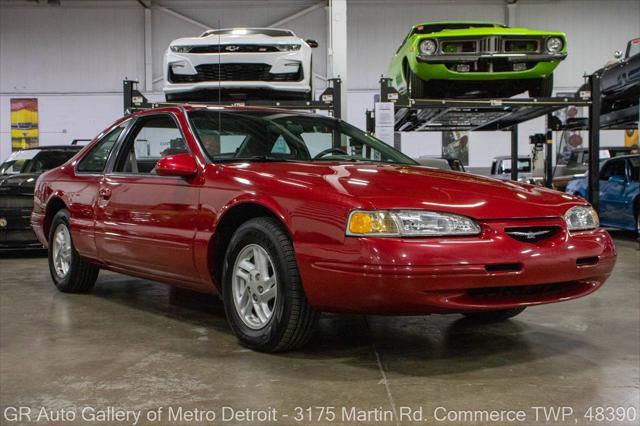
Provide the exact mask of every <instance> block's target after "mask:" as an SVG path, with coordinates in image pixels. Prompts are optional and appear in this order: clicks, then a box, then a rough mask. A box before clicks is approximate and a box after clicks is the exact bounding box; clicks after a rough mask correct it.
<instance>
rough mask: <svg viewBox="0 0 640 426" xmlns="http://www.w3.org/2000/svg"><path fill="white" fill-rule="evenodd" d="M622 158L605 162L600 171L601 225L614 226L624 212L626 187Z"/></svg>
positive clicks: (625, 174) (625, 173) (624, 165)
mask: <svg viewBox="0 0 640 426" xmlns="http://www.w3.org/2000/svg"><path fill="white" fill-rule="evenodd" d="M626 176H627V172H626V164H625V160H624V158H619V159H612V160H609V161H607V162H606V163H605V164H604V165H603V166H602V170H601V171H600V208H599V212H598V213H599V215H600V219H601V221H602V223H603V224H605V225H615V224H616V223H617V222H618V221H619V219H620V217H619V216H620V214H621V212H623V210H624V199H623V195H624V191H625V187H626V185H627V177H626Z"/></svg>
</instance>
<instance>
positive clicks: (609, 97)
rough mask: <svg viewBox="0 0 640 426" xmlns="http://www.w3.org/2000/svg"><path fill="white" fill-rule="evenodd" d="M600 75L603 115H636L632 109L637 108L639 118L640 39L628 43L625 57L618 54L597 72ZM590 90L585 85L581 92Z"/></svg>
mask: <svg viewBox="0 0 640 426" xmlns="http://www.w3.org/2000/svg"><path fill="white" fill-rule="evenodd" d="M595 74H599V75H600V90H601V92H602V106H601V113H602V114H607V113H610V112H614V111H615V112H620V113H624V114H626V113H629V111H630V113H631V114H634V112H633V111H634V110H631V108H632V107H634V106H635V107H636V109H635V111H636V112H635V116H636V117H637V105H638V98H639V97H640V38H634V39H633V40H630V41H629V43H627V49H626V51H625V54H624V56H623V55H622V52H616V60H614V61H611V62H609V63H608V64H607V65H605V66H604V67H603V68H600V69H599V70H597V71H595ZM584 90H588V86H587V85H586V84H585V85H583V86H582V87H581V88H580V89H579V91H578V94H579V92H580V91H584Z"/></svg>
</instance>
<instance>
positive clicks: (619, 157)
mask: <svg viewBox="0 0 640 426" xmlns="http://www.w3.org/2000/svg"><path fill="white" fill-rule="evenodd" d="M637 157H640V154H626V155H618V156H617V157H611V158H603V160H606V161H611V160H620V159H624V158H637Z"/></svg>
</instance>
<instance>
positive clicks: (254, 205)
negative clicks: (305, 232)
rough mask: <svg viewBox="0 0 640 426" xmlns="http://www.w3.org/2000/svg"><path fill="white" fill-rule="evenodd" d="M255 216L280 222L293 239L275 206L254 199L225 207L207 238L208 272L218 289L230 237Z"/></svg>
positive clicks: (284, 220) (282, 215)
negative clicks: (208, 238)
mask: <svg viewBox="0 0 640 426" xmlns="http://www.w3.org/2000/svg"><path fill="white" fill-rule="evenodd" d="M257 217H270V218H272V219H275V220H276V221H278V223H280V225H281V226H282V229H283V230H284V232H286V233H287V235H288V236H289V238H290V239H292V240H293V238H292V232H291V230H290V229H289V227H288V226H287V220H286V217H285V216H284V214H282V213H281V212H280V211H279V209H278V208H277V207H275V206H271V205H268V204H266V203H262V202H258V201H254V200H246V201H240V202H237V203H235V204H233V205H230V206H228V207H226V208H225V209H224V210H223V212H222V214H221V215H220V217H219V219H218V222H217V224H216V227H215V231H214V233H213V235H212V236H211V238H210V240H209V246H208V253H207V259H208V263H209V268H208V269H209V273H210V274H211V277H212V279H213V282H214V284H215V285H216V287H217V289H218V291H220V290H221V288H222V270H223V266H224V257H225V254H226V252H227V248H228V247H229V242H230V241H231V237H232V236H233V234H234V233H235V231H236V230H237V229H238V228H239V227H240V226H241V225H242V224H243V223H245V222H247V221H248V220H251V219H254V218H257Z"/></svg>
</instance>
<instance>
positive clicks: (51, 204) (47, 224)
mask: <svg viewBox="0 0 640 426" xmlns="http://www.w3.org/2000/svg"><path fill="white" fill-rule="evenodd" d="M62 209H68V207H67V204H66V203H65V202H64V201H63V200H62V197H60V196H58V195H53V196H52V197H51V198H49V201H47V207H46V210H45V215H44V221H43V224H42V225H43V227H42V230H43V232H44V235H45V237H47V238H48V235H49V230H50V229H51V222H52V221H53V217H54V216H55V215H56V213H58V212H59V211H60V210H62Z"/></svg>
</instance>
